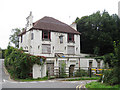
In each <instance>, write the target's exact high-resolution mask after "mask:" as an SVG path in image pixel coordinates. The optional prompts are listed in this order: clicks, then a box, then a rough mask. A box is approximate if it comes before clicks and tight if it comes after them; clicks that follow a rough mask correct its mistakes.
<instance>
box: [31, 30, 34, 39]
mask: <svg viewBox="0 0 120 90" xmlns="http://www.w3.org/2000/svg"><path fill="white" fill-rule="evenodd" d="M33 39H34V33H33V32H32V33H31V40H33Z"/></svg>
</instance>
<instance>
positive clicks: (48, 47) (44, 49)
mask: <svg viewBox="0 0 120 90" xmlns="http://www.w3.org/2000/svg"><path fill="white" fill-rule="evenodd" d="M42 53H51V45H50V44H42Z"/></svg>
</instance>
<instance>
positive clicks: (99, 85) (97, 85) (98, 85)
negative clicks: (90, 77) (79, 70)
mask: <svg viewBox="0 0 120 90" xmlns="http://www.w3.org/2000/svg"><path fill="white" fill-rule="evenodd" d="M85 87H86V88H92V90H93V88H99V89H100V88H101V89H102V88H111V89H114V90H120V85H114V86H110V85H107V84H103V83H101V82H91V83H88V84H86V85H85ZM118 87H119V89H118Z"/></svg>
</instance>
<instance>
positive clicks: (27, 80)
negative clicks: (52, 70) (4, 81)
mask: <svg viewBox="0 0 120 90" xmlns="http://www.w3.org/2000/svg"><path fill="white" fill-rule="evenodd" d="M14 80H16V81H20V82H31V81H44V80H48V77H43V78H37V79H33V78H26V79H16V78H15V79H14Z"/></svg>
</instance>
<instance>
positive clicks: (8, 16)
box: [0, 0, 119, 49]
mask: <svg viewBox="0 0 120 90" xmlns="http://www.w3.org/2000/svg"><path fill="white" fill-rule="evenodd" d="M118 1H119V0H0V47H1V48H2V49H5V48H6V47H7V45H8V42H9V36H10V34H11V30H12V29H14V28H24V27H25V24H26V17H27V16H28V15H29V13H30V11H32V13H33V21H34V22H35V21H36V20H39V19H41V18H42V17H44V16H50V17H53V18H56V19H58V20H60V21H62V22H64V23H67V24H71V23H72V22H73V21H74V20H75V19H76V17H79V18H80V17H82V16H86V15H90V14H92V13H94V12H96V11H98V10H99V11H101V12H102V11H104V9H105V10H106V11H108V12H109V13H110V14H115V13H116V14H117V13H118Z"/></svg>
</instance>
